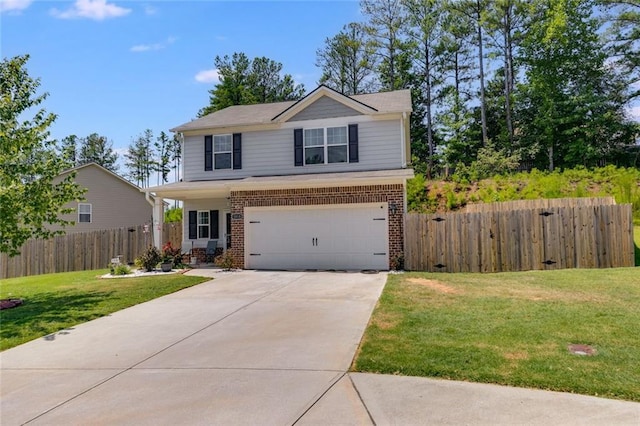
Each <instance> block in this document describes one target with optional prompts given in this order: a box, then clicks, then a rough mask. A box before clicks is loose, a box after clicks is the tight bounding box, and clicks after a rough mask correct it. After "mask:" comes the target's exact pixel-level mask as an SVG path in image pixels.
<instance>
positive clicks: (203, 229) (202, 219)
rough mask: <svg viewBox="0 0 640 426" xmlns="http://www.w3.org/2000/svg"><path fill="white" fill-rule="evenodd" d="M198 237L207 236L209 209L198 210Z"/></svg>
mask: <svg viewBox="0 0 640 426" xmlns="http://www.w3.org/2000/svg"><path fill="white" fill-rule="evenodd" d="M198 238H209V211H208V210H204V211H198Z"/></svg>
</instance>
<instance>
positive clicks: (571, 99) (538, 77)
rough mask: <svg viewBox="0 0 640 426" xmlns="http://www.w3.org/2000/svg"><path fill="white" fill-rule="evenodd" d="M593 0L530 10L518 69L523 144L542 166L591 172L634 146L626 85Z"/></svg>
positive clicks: (541, 3) (536, 6) (538, 5)
mask: <svg viewBox="0 0 640 426" xmlns="http://www.w3.org/2000/svg"><path fill="white" fill-rule="evenodd" d="M592 8H593V2H592V1H589V0H560V1H557V2H553V3H551V4H547V2H546V1H543V0H539V1H536V2H535V4H534V5H533V6H532V7H531V16H530V18H529V19H530V21H529V30H528V32H527V34H526V36H525V38H524V40H523V44H522V55H521V61H522V63H523V65H524V69H525V73H526V85H525V86H524V87H523V89H524V90H523V100H522V104H521V108H522V110H521V115H522V131H523V140H524V141H525V142H526V145H528V146H529V147H531V148H532V151H533V153H534V159H535V160H536V162H537V164H538V165H544V166H547V167H548V168H549V170H553V169H554V168H555V167H563V168H564V167H572V166H576V165H584V166H594V165H597V164H598V163H599V162H600V161H601V160H603V159H604V160H606V159H607V158H610V157H612V156H613V155H614V154H615V153H616V152H618V151H619V150H620V149H624V147H625V146H627V145H629V144H630V143H632V142H633V131H634V126H633V125H632V124H631V123H629V122H627V121H626V120H625V118H624V102H625V96H624V90H625V89H626V86H625V82H624V81H620V80H619V79H617V78H616V75H615V73H611V72H607V67H606V60H607V56H606V53H605V50H604V48H603V44H602V41H601V40H600V39H599V36H598V30H599V27H598V21H597V19H596V18H595V17H593V16H592Z"/></svg>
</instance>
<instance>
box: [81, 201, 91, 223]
mask: <svg viewBox="0 0 640 426" xmlns="http://www.w3.org/2000/svg"><path fill="white" fill-rule="evenodd" d="M80 206H89V213H87V212H81V211H80ZM81 214H88V215H89V222H81V221H80V215H81ZM78 223H93V206H92V205H91V203H78Z"/></svg>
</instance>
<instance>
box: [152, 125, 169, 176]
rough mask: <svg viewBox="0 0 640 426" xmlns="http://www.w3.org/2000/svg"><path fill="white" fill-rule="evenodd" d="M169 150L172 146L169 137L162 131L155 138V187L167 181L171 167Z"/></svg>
mask: <svg viewBox="0 0 640 426" xmlns="http://www.w3.org/2000/svg"><path fill="white" fill-rule="evenodd" d="M171 148H172V145H171V140H169V136H167V134H166V133H165V132H164V131H162V132H160V136H158V137H157V138H156V142H155V153H156V155H157V157H158V158H157V160H156V161H155V170H156V172H158V176H157V181H156V184H157V185H160V184H161V183H166V182H168V181H169V179H168V178H169V172H171V167H170V166H169V163H170V162H171Z"/></svg>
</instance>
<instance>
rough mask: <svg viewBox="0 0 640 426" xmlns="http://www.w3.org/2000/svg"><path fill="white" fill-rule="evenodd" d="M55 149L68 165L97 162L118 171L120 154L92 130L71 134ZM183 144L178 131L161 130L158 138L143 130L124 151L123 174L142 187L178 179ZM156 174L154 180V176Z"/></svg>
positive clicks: (148, 130) (107, 140)
mask: <svg viewBox="0 0 640 426" xmlns="http://www.w3.org/2000/svg"><path fill="white" fill-rule="evenodd" d="M57 147H58V151H59V153H60V155H61V156H62V158H63V159H64V160H66V161H67V162H68V164H69V166H70V167H77V166H81V165H83V164H87V163H96V164H99V165H101V166H102V167H104V168H106V169H108V170H110V171H112V172H114V173H119V169H120V165H119V164H118V160H119V157H120V155H119V154H118V153H117V152H115V151H114V149H113V142H112V141H110V140H109V139H108V138H107V137H105V136H101V135H99V134H97V133H92V134H90V135H89V136H86V137H78V136H76V135H70V136H66V137H65V138H63V139H62V140H61V141H60V143H59V144H57ZM181 161H182V145H181V142H180V139H179V138H178V135H177V134H174V135H173V136H172V137H169V135H167V134H166V133H165V132H164V131H161V132H160V135H158V137H155V138H154V136H153V131H152V130H150V129H147V130H145V131H144V132H143V133H142V134H140V135H139V136H137V137H136V138H134V139H133V140H132V141H131V143H130V144H129V146H128V148H127V151H126V152H125V153H124V166H125V168H126V171H125V173H124V176H125V177H126V178H127V179H128V180H129V181H131V182H133V183H135V184H136V185H138V186H139V187H141V188H147V187H149V186H152V185H161V184H163V183H167V182H168V181H169V178H170V177H171V178H172V179H173V180H174V181H176V182H178V181H179V180H180V165H181ZM154 177H155V182H154V181H153V178H154Z"/></svg>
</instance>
